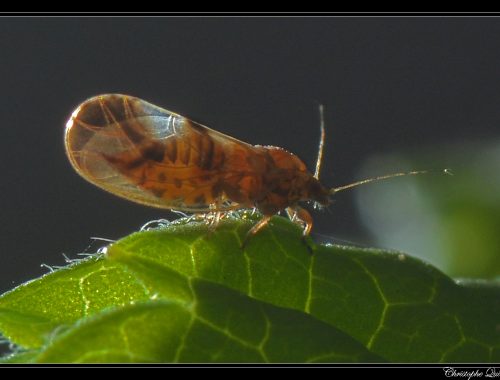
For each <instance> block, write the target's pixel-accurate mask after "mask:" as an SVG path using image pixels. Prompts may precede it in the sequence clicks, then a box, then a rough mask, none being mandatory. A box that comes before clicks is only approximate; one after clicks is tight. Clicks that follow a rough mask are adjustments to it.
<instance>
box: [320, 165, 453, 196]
mask: <svg viewBox="0 0 500 380" xmlns="http://www.w3.org/2000/svg"><path fill="white" fill-rule="evenodd" d="M430 172H433V170H414V171H411V172H401V173H393V174H386V175H382V176H378V177H373V178H367V179H363V180H361V181H356V182H353V183H350V184H348V185H344V186H339V187H333V188H331V189H330V194H335V193H338V192H339V191H344V190H347V189H350V188H352V187H356V186H360V185H365V184H367V183H370V182H376V181H381V180H385V179H389V178H394V177H403V176H407V175H418V174H426V173H430ZM440 172H442V173H444V174H448V175H453V173H452V172H451V170H450V169H444V170H440Z"/></svg>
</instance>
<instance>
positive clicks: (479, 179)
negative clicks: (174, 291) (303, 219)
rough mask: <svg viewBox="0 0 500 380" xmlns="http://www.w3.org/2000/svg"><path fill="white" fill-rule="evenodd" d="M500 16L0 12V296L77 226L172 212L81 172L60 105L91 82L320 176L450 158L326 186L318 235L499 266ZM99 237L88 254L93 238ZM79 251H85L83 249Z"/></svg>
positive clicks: (110, 231) (453, 263)
mask: <svg viewBox="0 0 500 380" xmlns="http://www.w3.org/2000/svg"><path fill="white" fill-rule="evenodd" d="M499 36H500V19H497V18H479V17H478V18H475V17H469V18H462V17H453V18H446V17H432V18H430V17H429V18H423V17H404V18H397V17H394V18H393V17H390V18H388V17H363V18H356V17H310V18H305V17H283V18H274V17H266V18H235V17H233V18H229V17H228V18H225V17H224V18H221V17H196V18H194V17H193V18H191V17H176V18H167V17H158V18H155V17H150V18H127V17H120V18H106V17H101V18H78V17H67V18H2V19H0V51H1V52H2V54H1V56H2V57H1V59H0V83H1V89H2V101H1V102H0V121H1V126H0V128H1V135H0V136H1V138H0V157H1V159H0V173H2V179H1V181H0V186H1V198H0V228H1V237H2V238H1V240H0V255H1V256H0V292H3V291H6V290H8V289H11V288H12V287H14V286H16V285H19V284H21V283H22V282H24V281H26V280H29V279H32V278H34V277H36V276H39V275H41V274H43V273H46V272H47V271H48V270H47V268H45V267H41V264H42V263H43V264H48V265H63V264H64V259H63V256H62V254H63V253H64V254H66V255H68V256H69V257H71V258H75V257H76V255H77V253H79V252H83V251H85V250H86V248H87V246H88V245H89V244H90V242H91V241H90V237H94V236H97V237H102V238H108V239H117V238H120V237H122V236H125V235H127V234H129V233H131V232H134V231H137V230H138V229H139V228H140V227H141V226H142V225H143V224H145V223H146V222H147V221H149V220H153V219H159V218H174V217H176V216H175V215H174V214H171V213H169V212H166V211H161V210H155V209H149V208H146V207H143V206H140V205H135V204H133V203H130V202H127V201H125V200H122V199H119V198H117V197H115V196H112V195H110V194H107V193H105V192H103V191H101V190H99V189H98V188H96V187H94V186H92V185H91V184H89V183H87V182H86V181H84V180H83V179H82V178H80V177H79V175H78V174H77V173H76V172H74V170H73V169H72V168H71V166H70V164H69V162H68V160H67V158H66V156H65V152H64V147H63V131H64V125H65V123H66V120H67V118H68V117H69V115H70V114H71V112H72V111H73V109H74V108H75V107H76V106H77V105H78V104H79V103H80V102H82V101H83V100H85V99H86V98H88V97H91V96H93V95H97V94H100V93H110V92H120V93H126V94H130V95H134V96H138V97H140V98H143V99H145V100H148V101H150V102H152V103H154V104H157V105H159V106H162V107H164V108H167V109H170V110H173V111H176V112H178V113H180V114H182V115H185V116H188V117H190V118H191V119H193V120H196V121H199V122H201V123H203V124H206V125H208V126H210V127H211V128H213V129H216V130H219V131H222V132H224V133H226V134H229V135H231V136H234V137H236V138H238V139H241V140H243V141H247V142H249V143H252V144H263V145H277V146H281V147H284V148H286V149H288V150H290V151H292V152H294V153H296V154H297V155H298V156H299V157H301V158H302V159H303V160H304V161H305V162H306V163H307V164H308V165H309V167H310V168H311V170H313V169H314V163H315V159H316V154H317V145H318V138H319V120H318V104H319V103H320V102H321V103H324V104H325V106H326V124H327V141H326V152H325V157H324V164H323V172H322V177H321V178H322V181H323V182H324V183H325V184H327V185H329V186H337V185H343V184H346V183H349V182H352V181H354V180H357V179H360V178H363V177H371V176H376V175H380V174H385V173H388V172H395V171H401V170H410V169H435V170H437V171H439V170H441V169H444V168H451V169H452V170H453V172H454V176H446V175H443V174H439V173H438V172H436V173H432V174H428V175H425V176H421V177H418V178H417V177H406V178H398V179H394V180H391V181H388V182H385V183H379V184H374V185H369V186H366V187H363V188H359V189H357V190H353V191H352V192H346V193H339V194H338V195H337V196H336V200H335V202H334V203H333V204H332V205H331V206H330V207H329V209H328V210H326V211H324V212H318V211H313V212H312V213H313V216H314V218H315V223H316V224H315V226H314V236H315V238H316V239H318V240H322V241H325V240H326V241H334V242H337V243H342V244H355V245H359V246H376V247H382V248H390V249H399V250H404V251H405V252H407V253H409V254H411V255H414V256H419V257H422V258H424V259H425V260H426V261H428V262H430V263H432V264H434V265H436V266H438V267H439V268H440V269H441V270H443V271H444V272H445V273H447V274H449V275H451V276H454V277H480V278H495V277H498V276H499V274H500V233H499V232H500V38H499ZM98 246H99V244H98V245H97V247H95V246H94V248H93V249H94V250H95V249H97V248H98ZM91 250H92V249H91Z"/></svg>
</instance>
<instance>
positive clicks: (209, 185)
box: [65, 94, 258, 211]
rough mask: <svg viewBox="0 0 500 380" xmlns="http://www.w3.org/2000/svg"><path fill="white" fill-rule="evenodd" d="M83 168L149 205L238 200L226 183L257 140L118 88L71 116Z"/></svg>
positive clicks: (227, 204)
mask: <svg viewBox="0 0 500 380" xmlns="http://www.w3.org/2000/svg"><path fill="white" fill-rule="evenodd" d="M65 146H66V152H67V155H68V157H69V160H70V162H71V164H72V165H73V167H74V168H75V169H76V170H77V172H78V173H79V174H80V175H81V176H83V177H84V178H85V179H86V180H88V181H90V182H91V183H93V184H95V185H96V186H98V187H100V188H102V189H104V190H106V191H109V192H111V193H113V194H115V195H118V196H120V197H123V198H126V199H129V200H132V201H135V202H138V203H142V204H145V205H148V206H153V207H159V208H168V209H178V210H185V211H207V210H209V209H213V205H214V204H216V206H217V208H218V209H221V210H225V209H231V208H234V207H235V203H234V202H231V201H230V200H229V199H228V198H227V196H226V194H225V192H224V191H223V190H224V186H225V185H226V184H227V183H232V184H235V183H237V182H238V181H239V180H241V178H242V176H245V175H252V173H251V168H250V167H248V165H246V164H245V162H246V160H245V157H246V156H248V154H249V153H250V154H254V153H256V152H258V149H257V148H256V147H253V146H251V145H249V144H246V143H244V142H241V141H239V140H236V139H234V138H232V137H229V136H226V135H224V134H222V133H219V132H216V131H214V130H212V129H210V128H207V127H205V126H202V125H200V124H198V123H195V122H193V121H191V120H189V119H187V118H185V117H183V116H181V115H178V114H176V113H174V112H171V111H167V110H165V109H162V108H160V107H157V106H155V105H153V104H150V103H148V102H145V101H144V100H141V99H138V98H135V97H131V96H127V95H119V94H108V95H100V96H96V97H93V98H91V99H88V100H87V101H85V102H84V103H82V104H81V105H80V106H79V107H78V108H77V109H76V110H75V111H74V112H73V114H72V115H71V118H70V119H69V120H68V122H67V124H66V133H65Z"/></svg>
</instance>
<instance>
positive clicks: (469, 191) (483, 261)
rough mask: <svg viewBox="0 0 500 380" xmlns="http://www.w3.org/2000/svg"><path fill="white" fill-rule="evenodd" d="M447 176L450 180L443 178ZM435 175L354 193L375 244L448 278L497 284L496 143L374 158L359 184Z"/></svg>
mask: <svg viewBox="0 0 500 380" xmlns="http://www.w3.org/2000/svg"><path fill="white" fill-rule="evenodd" d="M443 168H450V169H451V170H452V172H453V174H454V175H453V176H447V175H440V174H439V170H441V169H443ZM395 169H396V170H403V171H404V170H412V169H436V172H435V173H429V174H427V175H422V176H418V177H406V178H400V179H394V180H391V181H387V182H383V183H378V184H373V185H370V186H365V187H362V188H359V189H358V190H357V205H358V210H359V214H360V216H361V219H362V220H363V222H364V224H365V226H366V227H367V228H368V230H369V231H370V232H371V233H372V234H373V236H374V239H375V244H376V245H377V246H380V247H383V248H391V249H398V250H402V251H404V252H407V253H409V254H411V255H413V256H416V257H419V258H422V259H424V260H426V261H428V262H430V263H432V264H433V265H435V266H437V267H438V268H439V269H441V270H443V271H444V272H445V273H446V274H448V275H449V276H451V277H455V278H456V277H467V278H485V279H492V278H498V277H499V276H500V141H496V142H483V143H479V142H478V143H464V144H456V145H450V146H448V147H444V148H439V149H437V148H436V149H431V148H430V149H427V150H425V151H419V152H416V153H409V154H406V155H402V154H401V155H386V156H377V157H372V158H371V159H369V160H368V161H367V162H366V165H364V167H363V169H362V174H360V176H361V177H365V176H375V175H378V174H381V173H385V172H392V171H394V170H395Z"/></svg>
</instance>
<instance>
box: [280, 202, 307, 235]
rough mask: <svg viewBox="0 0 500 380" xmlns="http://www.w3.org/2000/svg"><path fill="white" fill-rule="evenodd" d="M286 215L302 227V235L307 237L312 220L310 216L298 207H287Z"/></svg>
mask: <svg viewBox="0 0 500 380" xmlns="http://www.w3.org/2000/svg"><path fill="white" fill-rule="evenodd" d="M286 213H287V214H288V217H289V218H290V220H291V221H292V222H294V223H297V224H300V225H301V226H302V228H303V229H304V230H303V232H302V235H303V236H308V235H309V233H310V232H311V228H312V226H313V219H312V216H311V214H309V212H308V211H307V210H306V209H304V208H302V207H300V206H295V207H288V208H287V209H286Z"/></svg>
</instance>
